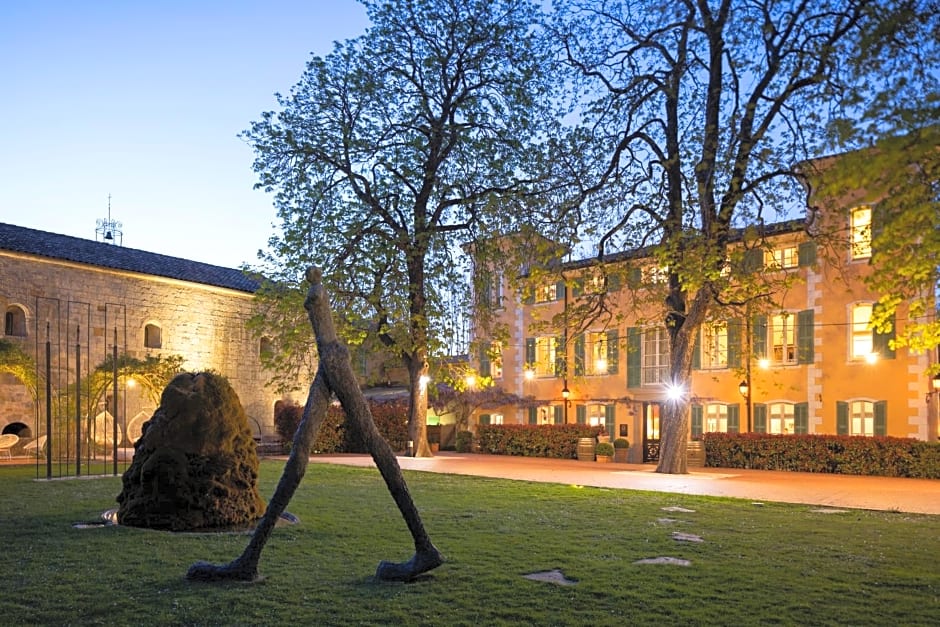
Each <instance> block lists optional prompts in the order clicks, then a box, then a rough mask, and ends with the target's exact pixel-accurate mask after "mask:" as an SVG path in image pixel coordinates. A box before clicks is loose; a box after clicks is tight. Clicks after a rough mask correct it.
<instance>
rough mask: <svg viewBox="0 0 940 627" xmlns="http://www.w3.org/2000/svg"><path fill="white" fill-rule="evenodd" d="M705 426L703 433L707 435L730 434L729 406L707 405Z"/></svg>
mask: <svg viewBox="0 0 940 627" xmlns="http://www.w3.org/2000/svg"><path fill="white" fill-rule="evenodd" d="M704 419H705V424H704V425H703V429H702V430H703V431H704V432H705V433H727V432H728V406H727V405H723V404H721V403H709V404H707V405H705V415H704Z"/></svg>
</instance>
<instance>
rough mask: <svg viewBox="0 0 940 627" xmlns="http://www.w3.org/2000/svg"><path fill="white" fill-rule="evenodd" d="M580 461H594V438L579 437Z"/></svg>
mask: <svg viewBox="0 0 940 627" xmlns="http://www.w3.org/2000/svg"><path fill="white" fill-rule="evenodd" d="M578 461H579V462H593V461H594V438H579V439H578Z"/></svg>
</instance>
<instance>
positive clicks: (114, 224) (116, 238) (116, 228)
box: [95, 194, 124, 246]
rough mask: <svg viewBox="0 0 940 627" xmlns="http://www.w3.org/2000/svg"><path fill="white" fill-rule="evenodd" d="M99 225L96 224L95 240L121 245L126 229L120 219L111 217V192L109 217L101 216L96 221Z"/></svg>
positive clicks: (109, 195) (109, 196)
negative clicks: (123, 228) (123, 229)
mask: <svg viewBox="0 0 940 627" xmlns="http://www.w3.org/2000/svg"><path fill="white" fill-rule="evenodd" d="M96 223H97V225H96V226H95V241H96V242H104V243H105V244H117V245H118V246H120V245H121V241H122V239H123V237H124V231H122V230H121V228H122V227H123V226H124V225H123V224H121V223H120V222H119V221H118V220H112V219H111V194H108V217H107V219H104V218H99V219H98V220H97V221H96Z"/></svg>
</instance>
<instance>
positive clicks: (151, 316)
mask: <svg viewBox="0 0 940 627" xmlns="http://www.w3.org/2000/svg"><path fill="white" fill-rule="evenodd" d="M10 306H18V307H20V308H22V310H23V311H25V313H26V330H27V335H26V336H25V337H15V336H6V338H5V339H7V340H12V341H14V342H16V343H17V344H18V345H19V346H20V347H21V348H22V349H23V350H24V351H26V352H27V353H28V354H30V355H31V356H33V357H34V358H37V356H38V359H39V361H40V363H44V361H45V356H44V355H45V342H46V341H47V339H48V340H49V341H50V342H51V345H52V352H53V357H52V360H51V362H52V365H53V370H54V374H53V381H54V382H56V384H57V385H59V386H66V385H68V383H69V382H72V381H73V380H74V375H75V373H74V370H75V369H74V361H75V360H74V353H75V345H76V343H79V344H80V345H81V346H82V349H81V352H82V360H83V364H82V371H85V370H86V368H88V367H91V368H94V367H95V366H96V365H98V364H101V363H102V362H103V361H104V360H105V359H106V357H107V356H108V355H110V354H111V350H112V348H111V347H112V346H113V344H114V334H115V329H117V337H118V340H117V345H118V352H119V354H122V353H126V354H127V355H129V356H131V357H135V358H138V359H142V358H145V357H147V356H148V355H154V356H170V355H180V356H182V357H183V358H184V360H185V361H184V364H183V367H184V369H186V370H191V371H197V370H214V371H216V372H218V373H220V374H223V375H224V376H225V377H227V378H228V380H229V381H230V382H231V384H232V387H233V388H234V389H235V390H236V392H237V393H238V396H239V398H240V400H241V403H242V405H243V406H244V408H245V411H246V413H247V414H248V416H249V418H250V421H249V422H251V426H252V429H253V431H255V434H256V435H264V436H268V435H273V434H274V427H273V406H274V401H275V400H276V397H275V395H274V394H273V393H272V392H271V391H270V390H268V389H267V388H266V387H265V381H266V379H265V376H264V373H263V371H262V369H261V366H260V360H259V342H258V340H256V339H253V338H252V337H251V334H250V333H249V332H248V331H247V329H246V328H245V323H246V321H247V320H248V318H249V316H250V315H251V312H252V307H253V301H252V295H251V294H250V293H246V292H240V291H237V290H232V289H227V288H220V287H214V286H209V285H203V284H199V283H190V282H186V281H179V280H174V279H166V278H162V277H158V276H152V275H145V274H137V273H131V272H125V271H118V270H110V269H107V268H101V267H96V266H89V265H84V264H75V263H70V262H64V261H59V260H53V259H47V258H43V257H38V256H33V255H25V254H19V253H11V252H9V251H0V311H3V312H6V311H7V309H8V307H10ZM148 324H151V325H156V326H157V327H159V328H160V336H161V337H160V340H161V341H160V345H159V347H158V348H153V347H147V346H145V332H144V329H145V327H146V326H147V325H148ZM37 353H38V355H37ZM308 383H309V382H300V386H299V387H300V388H305V387H306V385H307V384H308ZM127 399H128V402H129V403H130V404H131V407H129V408H128V409H127V412H128V414H129V416H128V417H130V416H133V415H134V414H135V413H136V412H137V411H139V410H147V409H150V410H152V409H153V408H154V407H155V404H154V403H153V402H152V401H151V400H150V399H149V398H147V397H146V395H143V394H141V392H140V390H128V391H127ZM119 407H123V403H121V404H119ZM36 415H37V414H36V408H35V405H34V404H33V403H32V401H31V398H30V396H29V394H28V392H27V390H26V387H25V386H23V385H22V384H21V383H20V382H19V381H18V380H16V379H15V378H14V377H11V376H9V375H6V376H0V429H2V428H3V427H4V426H6V425H8V424H10V423H13V422H23V423H25V424H27V425H29V426H30V427H32V426H33V424H34V422H35V420H36ZM259 430H260V431H261V433H260V434H259V433H258V431H259Z"/></svg>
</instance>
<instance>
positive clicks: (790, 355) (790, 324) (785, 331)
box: [770, 313, 796, 364]
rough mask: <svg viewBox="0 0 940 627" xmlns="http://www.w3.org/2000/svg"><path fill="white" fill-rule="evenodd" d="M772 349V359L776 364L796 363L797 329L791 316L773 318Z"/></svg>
mask: <svg viewBox="0 0 940 627" xmlns="http://www.w3.org/2000/svg"><path fill="white" fill-rule="evenodd" d="M770 348H771V352H770V358H771V360H772V361H773V362H774V363H777V364H793V363H796V328H795V325H794V320H793V316H792V315H791V314H789V313H783V314H779V315H776V316H771V318H770Z"/></svg>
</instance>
